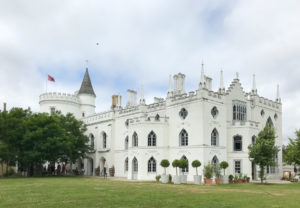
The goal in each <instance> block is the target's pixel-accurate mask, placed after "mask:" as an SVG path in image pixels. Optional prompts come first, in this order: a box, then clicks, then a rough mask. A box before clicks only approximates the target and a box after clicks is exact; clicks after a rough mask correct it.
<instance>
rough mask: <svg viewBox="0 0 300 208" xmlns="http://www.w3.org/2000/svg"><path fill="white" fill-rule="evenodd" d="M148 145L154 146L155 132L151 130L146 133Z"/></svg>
mask: <svg viewBox="0 0 300 208" xmlns="http://www.w3.org/2000/svg"><path fill="white" fill-rule="evenodd" d="M148 146H156V134H155V133H154V132H153V131H151V132H150V133H149V135H148Z"/></svg>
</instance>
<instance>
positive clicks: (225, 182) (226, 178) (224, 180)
mask: <svg viewBox="0 0 300 208" xmlns="http://www.w3.org/2000/svg"><path fill="white" fill-rule="evenodd" d="M222 184H228V176H222Z"/></svg>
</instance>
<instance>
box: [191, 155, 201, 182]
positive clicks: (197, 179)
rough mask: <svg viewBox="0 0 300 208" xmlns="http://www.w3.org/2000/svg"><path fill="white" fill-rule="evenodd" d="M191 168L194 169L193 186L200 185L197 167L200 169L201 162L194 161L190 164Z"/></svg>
mask: <svg viewBox="0 0 300 208" xmlns="http://www.w3.org/2000/svg"><path fill="white" fill-rule="evenodd" d="M192 166H193V167H194V168H196V175H194V182H195V184H201V179H202V176H201V175H200V176H199V175H198V167H200V166H201V162H200V161H199V160H194V161H193V162H192Z"/></svg>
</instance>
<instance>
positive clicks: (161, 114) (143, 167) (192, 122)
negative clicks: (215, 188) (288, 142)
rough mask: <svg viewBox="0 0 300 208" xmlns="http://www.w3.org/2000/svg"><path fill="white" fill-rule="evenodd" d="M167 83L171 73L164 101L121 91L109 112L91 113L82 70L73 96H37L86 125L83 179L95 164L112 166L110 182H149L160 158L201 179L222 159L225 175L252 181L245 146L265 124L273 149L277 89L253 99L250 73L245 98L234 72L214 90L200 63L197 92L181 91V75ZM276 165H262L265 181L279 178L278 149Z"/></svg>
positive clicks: (278, 116)
mask: <svg viewBox="0 0 300 208" xmlns="http://www.w3.org/2000/svg"><path fill="white" fill-rule="evenodd" d="M173 79H174V81H173V84H172V79H171V76H170V81H169V89H168V92H167V95H166V98H164V99H159V98H156V99H155V102H154V103H152V104H145V99H144V95H143V90H142V92H141V96H140V99H139V101H137V93H136V92H135V91H132V90H128V100H127V104H126V106H124V107H123V106H122V105H121V96H120V95H114V96H113V102H112V107H111V109H110V110H108V111H106V112H101V113H95V97H96V95H95V93H94V91H93V88H92V85H91V81H90V78H89V74H88V70H86V73H85V77H84V80H83V83H82V86H81V88H80V90H79V92H76V93H75V94H73V95H69V94H62V93H45V94H42V95H40V108H41V112H49V113H50V112H51V110H52V111H53V110H60V111H61V112H62V113H67V112H71V113H73V114H74V115H75V116H76V117H77V118H79V119H82V120H83V121H84V123H85V124H86V125H87V127H88V131H87V134H88V135H89V137H90V139H91V141H90V142H91V144H92V143H93V144H94V149H95V152H94V153H91V154H90V155H89V158H88V159H85V160H84V168H85V170H86V172H85V174H86V175H95V168H97V167H100V171H101V170H103V163H104V160H106V162H107V164H108V166H109V167H111V166H114V167H115V176H117V177H125V178H128V179H137V180H154V178H155V176H156V175H158V174H162V173H163V168H162V167H160V165H159V163H160V161H161V160H162V159H168V160H169V161H170V163H171V162H172V161H173V160H174V159H181V158H182V157H184V158H186V159H187V160H188V163H189V168H188V171H187V172H186V174H187V175H188V180H189V181H192V180H193V175H195V173H196V171H195V169H194V168H192V166H191V163H192V161H193V160H200V161H201V163H202V166H201V167H200V171H199V173H201V174H202V173H203V172H202V169H203V166H204V165H205V164H207V163H209V162H210V163H218V162H221V161H227V162H228V163H229V168H228V169H227V170H226V175H229V174H233V175H235V174H238V173H239V172H240V173H243V174H247V175H248V176H249V177H251V178H252V179H257V175H258V174H257V171H258V168H257V167H256V166H255V165H253V164H252V163H251V161H250V160H249V158H248V148H247V147H248V145H250V144H252V142H255V136H257V135H258V133H259V131H261V130H262V129H263V127H264V126H265V125H266V123H267V122H270V123H271V124H272V125H273V126H274V128H275V130H276V136H277V137H276V144H277V145H278V146H279V147H281V146H282V105H281V100H280V96H279V88H278V87H277V98H276V100H274V101H272V100H268V99H266V98H263V97H260V96H259V95H258V94H257V89H256V83H255V76H253V89H252V91H251V92H249V93H245V92H244V91H243V88H242V85H241V83H240V81H239V78H238V74H237V77H236V78H235V79H234V80H233V81H232V83H231V85H230V86H229V88H228V89H225V87H224V84H223V74H222V72H221V78H220V88H219V90H218V91H217V92H214V91H212V89H211V85H212V79H211V78H209V77H207V76H205V75H204V69H203V66H202V71H201V78H200V82H199V88H198V89H197V90H196V91H194V92H188V93H186V92H185V89H184V81H185V75H183V74H181V73H179V74H176V75H174V77H173ZM172 85H174V87H172ZM102 99H104V98H102ZM277 161H278V167H270V168H268V170H267V172H268V173H269V174H268V177H276V178H279V177H280V176H281V175H282V152H281V151H280V152H279V153H278V157H277ZM167 173H170V174H172V175H175V169H174V168H173V167H171V166H170V167H169V168H168V169H167Z"/></svg>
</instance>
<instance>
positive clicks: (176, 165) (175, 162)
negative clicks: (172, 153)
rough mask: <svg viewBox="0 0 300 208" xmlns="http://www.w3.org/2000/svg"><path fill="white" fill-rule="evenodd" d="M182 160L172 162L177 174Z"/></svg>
mask: <svg viewBox="0 0 300 208" xmlns="http://www.w3.org/2000/svg"><path fill="white" fill-rule="evenodd" d="M179 163H180V162H179V160H174V161H173V162H172V166H173V168H176V175H177V168H178V167H179V165H180V164H179Z"/></svg>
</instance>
